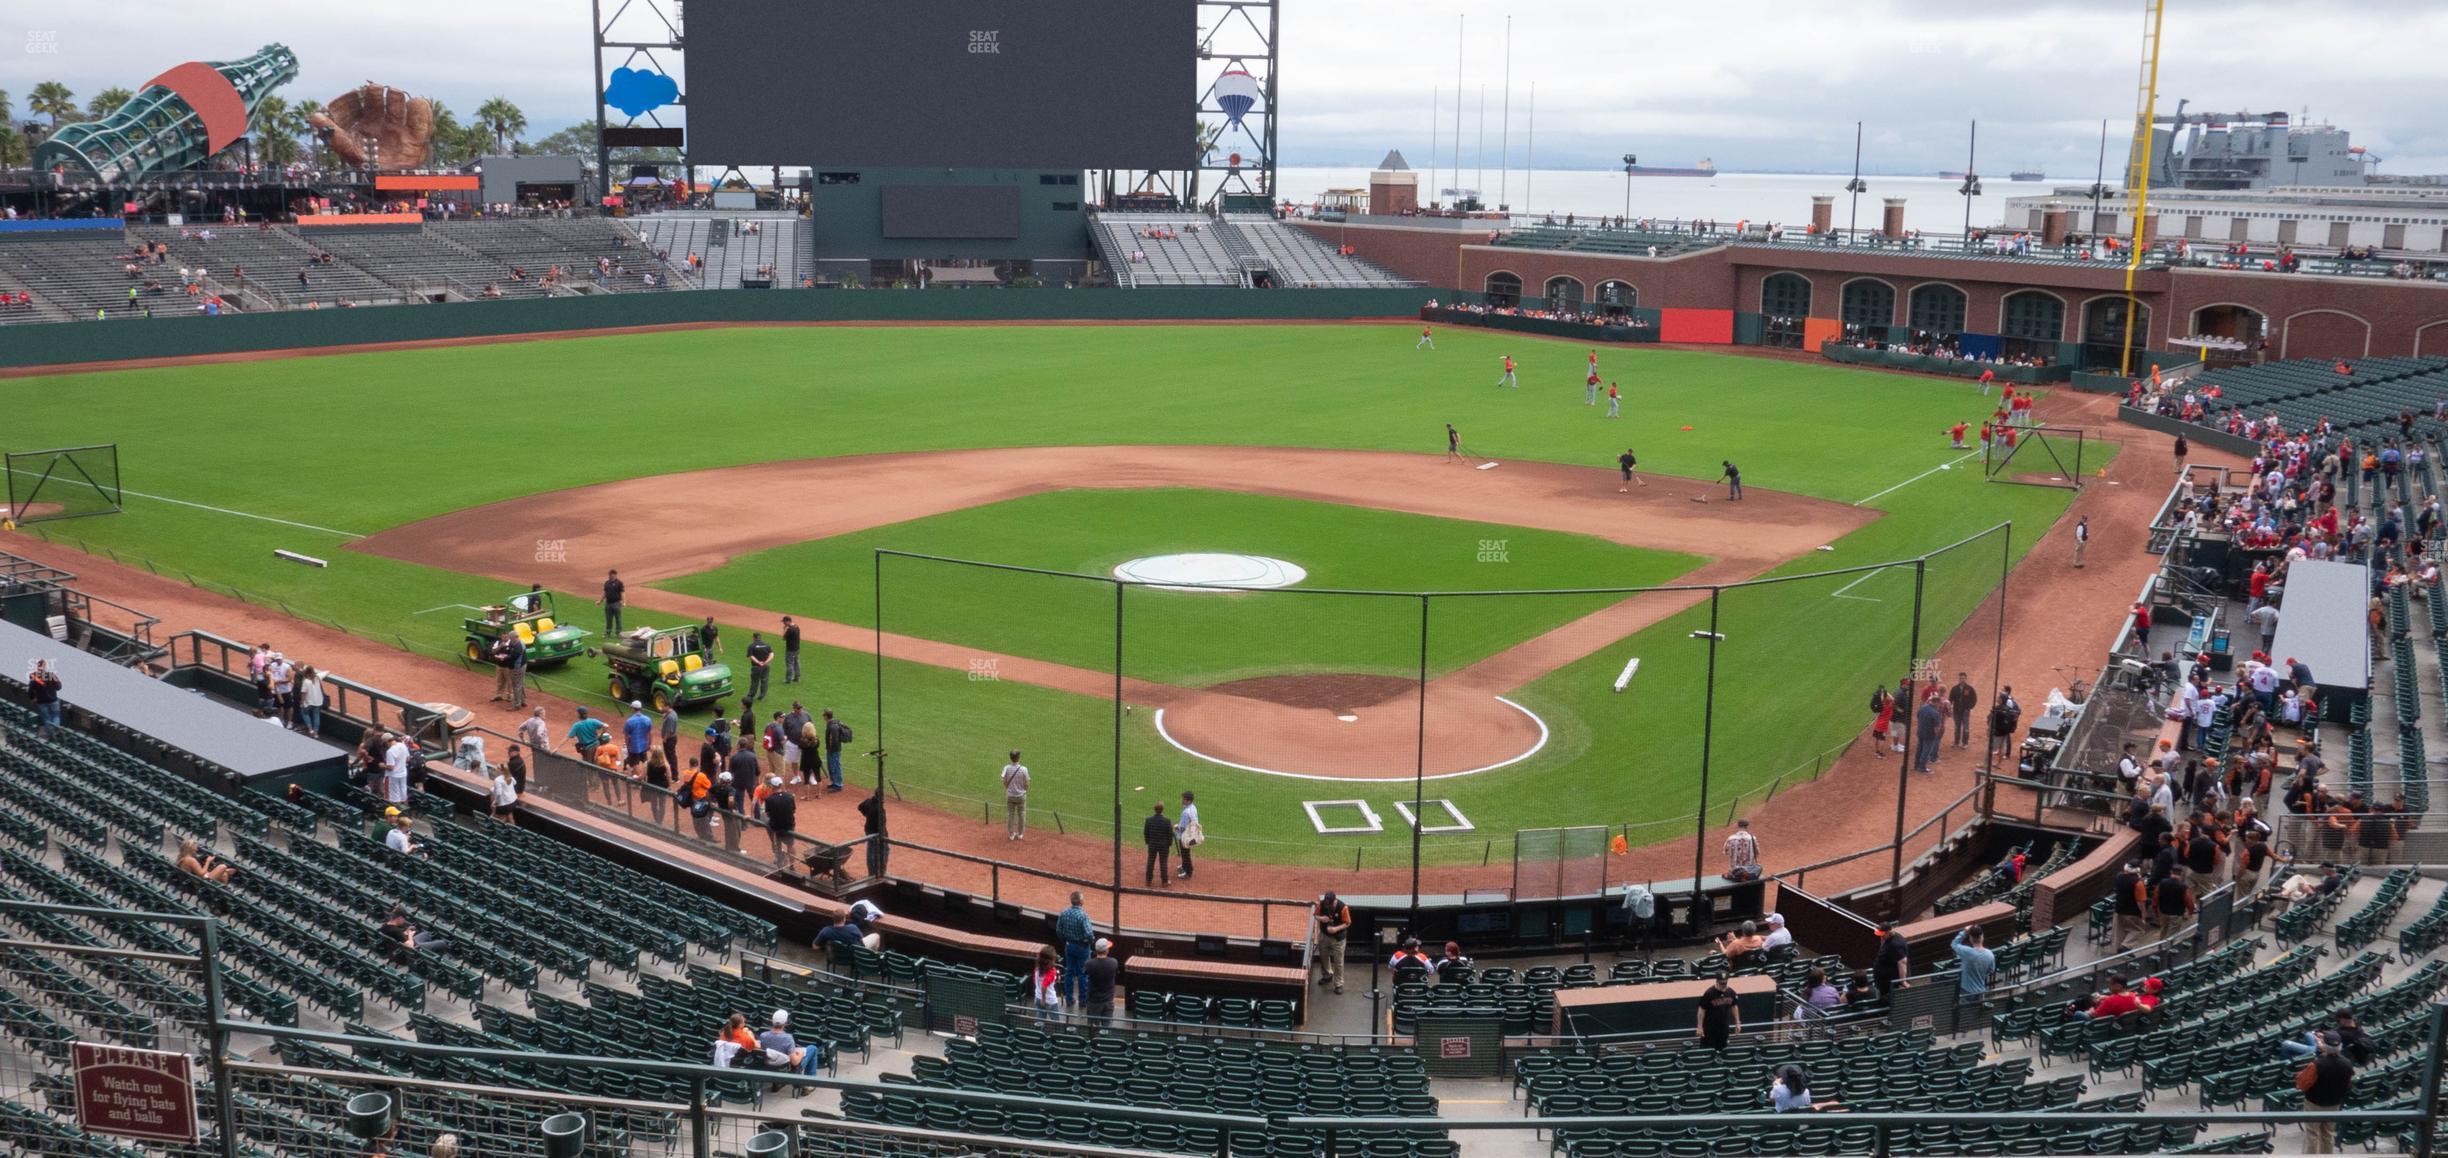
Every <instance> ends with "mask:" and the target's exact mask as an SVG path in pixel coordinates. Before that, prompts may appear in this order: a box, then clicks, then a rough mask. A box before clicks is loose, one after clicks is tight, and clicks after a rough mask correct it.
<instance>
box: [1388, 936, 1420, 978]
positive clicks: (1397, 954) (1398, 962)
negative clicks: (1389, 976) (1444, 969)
mask: <svg viewBox="0 0 2448 1158" xmlns="http://www.w3.org/2000/svg"><path fill="white" fill-rule="evenodd" d="M1429 965H1430V963H1429V960H1428V953H1427V951H1426V950H1424V949H1421V948H1420V940H1419V938H1417V937H1405V938H1403V943H1402V944H1401V945H1400V946H1397V947H1396V948H1395V950H1394V956H1393V957H1392V958H1390V959H1389V960H1387V962H1386V967H1387V968H1388V969H1389V970H1390V971H1391V972H1392V973H1393V974H1394V980H1395V982H1396V983H1397V984H1399V983H1401V982H1404V981H1418V980H1421V979H1423V978H1425V977H1427V976H1428V969H1429Z"/></svg>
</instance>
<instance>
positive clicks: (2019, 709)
mask: <svg viewBox="0 0 2448 1158" xmlns="http://www.w3.org/2000/svg"><path fill="white" fill-rule="evenodd" d="M2022 719H2023V705H2021V704H2019V703H2016V702H2015V698H2014V689H2013V688H2012V687H2003V688H1999V689H1998V698H1997V702H1996V703H1994V704H1991V705H1989V755H1990V756H1991V757H1992V758H1995V757H2007V758H2012V757H2013V756H2014V734H2015V728H2016V727H2017V726H2018V725H2019V724H2020V723H2021V722H2022Z"/></svg>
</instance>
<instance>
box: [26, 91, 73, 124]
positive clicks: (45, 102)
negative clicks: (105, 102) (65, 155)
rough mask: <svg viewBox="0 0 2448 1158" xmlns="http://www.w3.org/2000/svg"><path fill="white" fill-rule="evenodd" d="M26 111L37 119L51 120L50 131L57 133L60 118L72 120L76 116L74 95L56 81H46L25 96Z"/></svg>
mask: <svg viewBox="0 0 2448 1158" xmlns="http://www.w3.org/2000/svg"><path fill="white" fill-rule="evenodd" d="M27 96H28V99H27V101H26V110H27V111H29V112H31V113H33V114H34V115H35V116H38V117H49V118H51V129H52V131H53V132H57V131H58V130H59V127H60V120H61V118H63V117H65V118H67V119H70V120H74V119H75V118H76V115H77V106H76V94H75V93H72V92H70V91H68V86H67V85H64V84H61V83H60V82H58V81H56V80H46V81H44V82H42V83H41V84H38V85H35V86H34V91H33V92H31V93H29V94H27Z"/></svg>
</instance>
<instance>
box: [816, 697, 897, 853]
mask: <svg viewBox="0 0 2448 1158" xmlns="http://www.w3.org/2000/svg"><path fill="white" fill-rule="evenodd" d="M824 721H825V722H824V750H825V775H826V776H828V777H829V778H830V779H831V781H832V783H831V786H830V787H828V788H826V789H825V790H826V791H828V792H839V791H841V790H842V777H841V754H842V745H844V744H847V743H849V742H850V725H848V724H845V723H843V722H841V720H840V719H839V718H837V717H835V716H834V715H833V709H831V708H826V709H825V713H824ZM882 791H883V790H882V789H878V790H877V792H878V793H879V794H881V792H882ZM879 815H881V814H879ZM883 873H884V869H883V867H882V862H880V861H879V862H878V863H877V868H876V875H878V876H881V875H883Z"/></svg>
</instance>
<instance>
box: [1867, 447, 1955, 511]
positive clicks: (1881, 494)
mask: <svg viewBox="0 0 2448 1158" xmlns="http://www.w3.org/2000/svg"><path fill="white" fill-rule="evenodd" d="M1979 453H1980V452H1979V451H1977V450H1975V451H1971V452H1968V453H1966V454H1964V455H1963V456H1961V457H1959V458H1955V459H1952V460H1949V461H1947V462H1942V463H1939V464H1938V465H1936V466H1933V467H1931V468H1929V469H1928V470H1925V471H1922V472H1921V473H1919V474H1917V475H1914V476H1912V477H1911V478H1908V479H1905V480H1904V481H1903V482H1900V483H1897V484H1896V485H1894V486H1891V487H1888V488H1887V489H1886V490H1883V491H1880V492H1879V493H1877V494H1875V495H1872V496H1870V498H1868V499H1863V500H1861V502H1857V503H1854V504H1853V505H1854V506H1857V507H1858V506H1860V505H1862V503H1867V502H1869V501H1870V500H1871V499H1882V498H1885V497H1887V496H1888V495H1891V494H1894V493H1896V492H1897V491H1900V490H1903V489H1904V488H1905V487H1908V486H1911V485H1913V484H1914V483H1917V482H1920V481H1921V480H1922V479H1925V478H1928V477H1929V476H1931V475H1934V474H1936V473H1938V472H1939V471H1942V470H1946V469H1948V468H1950V467H1952V466H1954V465H1955V464H1956V463H1959V462H1962V461H1963V460H1964V459H1967V458H1970V457H1972V456H1973V455H1976V454H1979Z"/></svg>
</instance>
